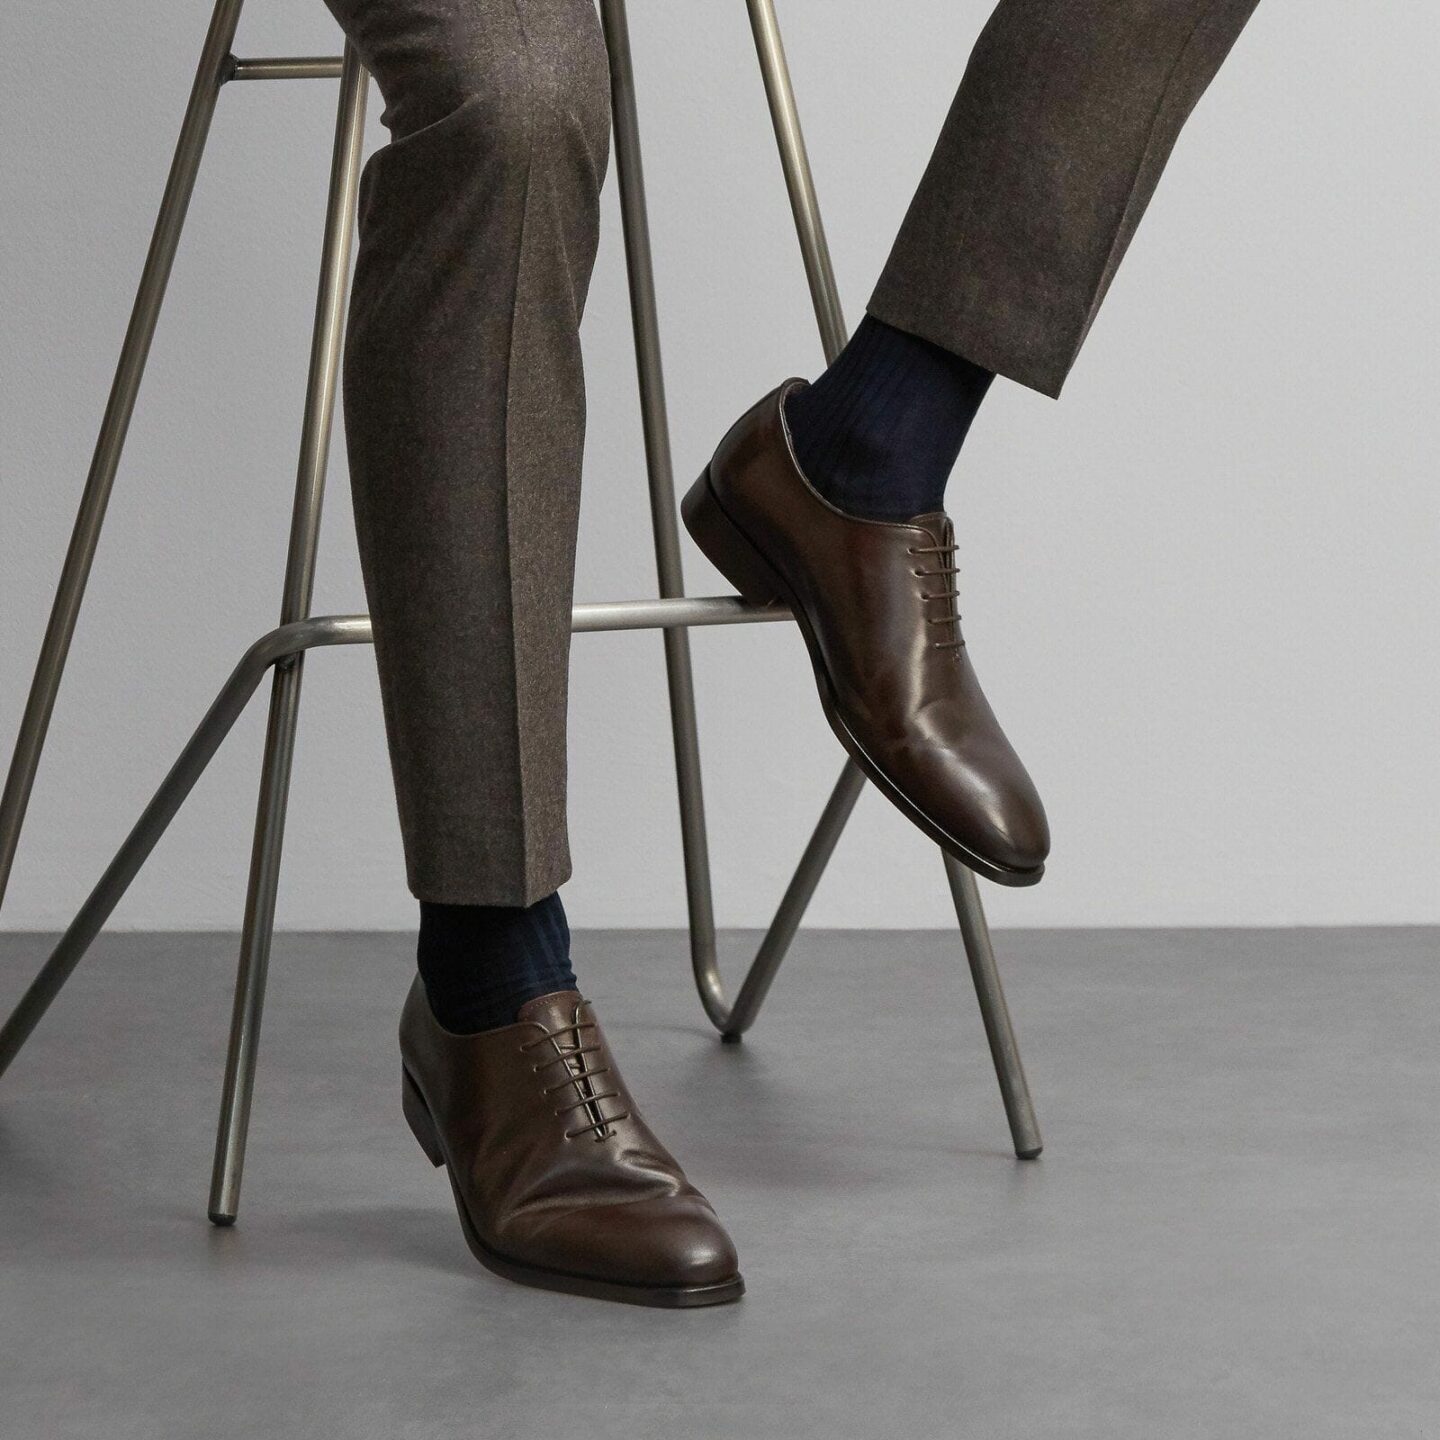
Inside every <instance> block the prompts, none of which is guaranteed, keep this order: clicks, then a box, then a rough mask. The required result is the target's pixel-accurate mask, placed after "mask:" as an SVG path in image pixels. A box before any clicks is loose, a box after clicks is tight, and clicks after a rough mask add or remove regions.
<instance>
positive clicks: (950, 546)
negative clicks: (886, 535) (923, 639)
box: [905, 540, 965, 650]
mask: <svg viewBox="0 0 1440 1440" xmlns="http://www.w3.org/2000/svg"><path fill="white" fill-rule="evenodd" d="M955 550H956V545H955V542H954V541H953V540H946V541H944V542H943V543H941V544H939V545H911V546H908V547H907V548H906V551H905V553H906V554H907V555H934V556H936V557H938V559H939V561H940V563H939V564H938V565H935V566H934V567H932V568H931V569H928V570H920V569H915V570H912V572H911V573H912V574H914V575H917V576H919V577H920V578H921V579H922V580H923V579H929V578H931V577H934V576H943V577H944V578H945V589H943V590H937V591H935V593H934V594H933V595H932V594H927V593H926V592H925V589H924V587H923V586H922V587H921V590H920V599H921V600H922V601H926V600H943V601H945V613H944V614H943V615H927V616H926V617H925V623H926V624H927V625H952V626H953V627H954V635H953V636H952V638H951V639H949V640H933V641H931V644H933V645H934V646H935V648H936V649H937V650H958V649H960V648H961V647H962V646H963V645H964V644H965V637H964V636H963V635H961V633H960V620H961V618H962V617H961V616H960V615H959V614H957V613H956V611H955V606H954V603H953V602H954V601H956V600H958V599H959V598H960V591H959V589H958V588H957V587H956V584H955V577H956V576H957V575H958V574H959V573H960V567H959V566H958V565H956V564H955V563H954V560H955Z"/></svg>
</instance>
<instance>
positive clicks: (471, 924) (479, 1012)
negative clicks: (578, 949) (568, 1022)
mask: <svg viewBox="0 0 1440 1440" xmlns="http://www.w3.org/2000/svg"><path fill="white" fill-rule="evenodd" d="M416 960H417V962H418V963H419V966H420V978H421V979H422V980H423V981H424V982H425V994H426V995H427V996H428V997H429V1000H430V1009H431V1010H432V1011H433V1012H434V1015H435V1018H436V1019H437V1020H438V1021H439V1022H440V1024H441V1025H442V1026H443V1027H444V1028H445V1029H446V1030H450V1031H453V1032H454V1033H456V1034H458V1035H470V1034H473V1033H474V1032H475V1031H477V1030H493V1029H495V1028H496V1027H497V1026H499V1025H513V1024H514V1023H515V1012H516V1011H517V1010H519V1008H520V1007H521V1006H522V1005H523V1004H524V1003H525V1002H526V1001H527V1000H533V999H534V998H535V997H536V996H537V995H549V994H552V993H553V992H554V991H556V990H573V989H575V988H576V987H575V972H574V971H573V970H572V969H571V968H570V926H569V925H568V924H567V923H566V920H565V907H564V906H563V905H562V904H561V903H560V896H559V894H558V893H557V894H554V895H547V896H546V897H545V898H544V899H543V900H537V901H536V902H535V903H534V904H533V905H527V906H513V907H512V906H508V905H440V904H434V903H432V902H430V901H428V900H422V901H421V902H420V940H419V944H418V945H417V946H416Z"/></svg>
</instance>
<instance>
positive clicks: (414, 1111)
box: [400, 1065, 445, 1166]
mask: <svg viewBox="0 0 1440 1440" xmlns="http://www.w3.org/2000/svg"><path fill="white" fill-rule="evenodd" d="M400 1107H401V1109H403V1110H404V1111H405V1120H406V1123H407V1124H408V1125H409V1126H410V1133H411V1134H412V1135H414V1137H415V1138H416V1139H417V1140H418V1141H419V1142H420V1148H421V1149H422V1150H423V1151H424V1152H425V1154H426V1155H427V1156H428V1157H429V1160H430V1163H431V1164H432V1165H435V1166H440V1165H443V1164H444V1163H445V1152H444V1151H443V1150H441V1148H440V1137H439V1136H438V1135H436V1133H435V1122H434V1120H433V1119H431V1117H430V1107H429V1106H428V1105H427V1104H426V1103H425V1097H424V1096H423V1095H421V1093H420V1089H419V1087H418V1086H417V1085H416V1084H415V1082H414V1081H413V1080H412V1079H411V1078H410V1072H409V1071H408V1070H407V1069H405V1067H404V1066H403V1065H402V1066H401V1067H400Z"/></svg>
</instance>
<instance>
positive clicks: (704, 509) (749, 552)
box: [680, 465, 781, 605]
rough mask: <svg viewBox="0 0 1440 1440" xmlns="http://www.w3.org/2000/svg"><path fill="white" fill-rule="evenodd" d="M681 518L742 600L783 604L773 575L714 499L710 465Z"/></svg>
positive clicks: (684, 503)
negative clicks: (780, 602)
mask: <svg viewBox="0 0 1440 1440" xmlns="http://www.w3.org/2000/svg"><path fill="white" fill-rule="evenodd" d="M680 518H681V519H682V520H684V522H685V528H686V529H687V530H688V531H689V532H690V536H691V538H692V539H693V540H694V541H695V543H696V544H697V545H698V546H699V547H700V549H701V551H702V552H703V553H704V555H705V557H706V559H708V560H709V561H710V563H711V564H712V565H713V566H714V567H715V568H716V569H717V570H718V571H719V572H720V573H721V574H722V575H723V576H724V577H725V578H726V579H727V580H728V581H729V582H730V583H731V584H732V585H733V586H734V587H735V589H736V590H737V591H738V592H739V594H740V597H741V599H743V600H748V601H749V602H750V603H751V604H752V605H773V604H775V603H776V602H777V601H779V600H780V598H781V596H780V586H779V584H778V583H777V582H776V579H775V574H774V572H773V571H772V570H771V569H770V567H769V565H767V564H766V563H765V560H764V558H763V557H762V556H761V554H760V552H759V551H758V550H756V548H755V547H754V546H753V545H752V544H751V543H750V542H749V541H748V540H747V539H746V538H745V537H744V535H742V534H741V533H740V531H739V529H738V528H737V527H736V525H735V522H734V521H733V520H731V518H730V517H729V516H728V515H727V514H726V513H725V511H724V509H723V508H722V507H721V505H720V502H719V500H717V499H716V498H715V489H714V486H713V485H712V484H711V483H710V467H709V466H708V465H707V466H706V467H705V473H704V474H703V475H701V477H700V478H699V479H698V480H697V481H696V482H695V483H694V484H693V485H692V486H691V487H690V489H689V491H688V492H687V493H686V496H685V498H684V499H683V500H682V501H681V502H680Z"/></svg>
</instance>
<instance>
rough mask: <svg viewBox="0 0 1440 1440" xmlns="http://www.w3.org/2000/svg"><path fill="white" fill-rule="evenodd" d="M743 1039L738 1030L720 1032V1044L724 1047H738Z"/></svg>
mask: <svg viewBox="0 0 1440 1440" xmlns="http://www.w3.org/2000/svg"><path fill="white" fill-rule="evenodd" d="M742 1038H743V1037H742V1036H741V1034H740V1032H739V1031H738V1030H722V1031H721V1032H720V1043H721V1044H722V1045H738V1044H739V1043H740V1041H741V1039H742Z"/></svg>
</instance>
